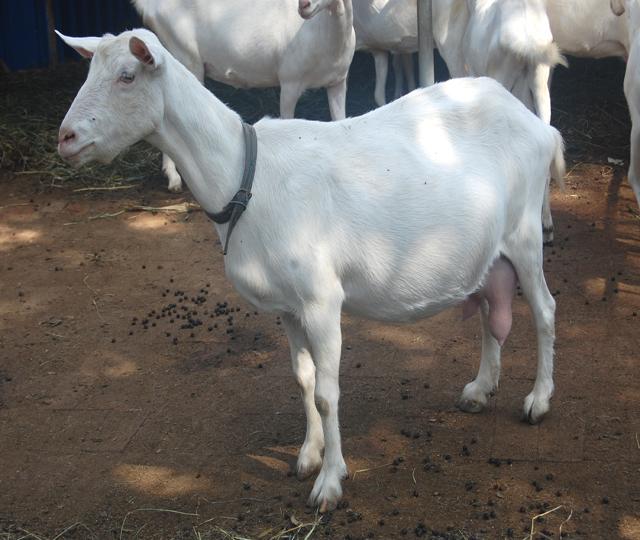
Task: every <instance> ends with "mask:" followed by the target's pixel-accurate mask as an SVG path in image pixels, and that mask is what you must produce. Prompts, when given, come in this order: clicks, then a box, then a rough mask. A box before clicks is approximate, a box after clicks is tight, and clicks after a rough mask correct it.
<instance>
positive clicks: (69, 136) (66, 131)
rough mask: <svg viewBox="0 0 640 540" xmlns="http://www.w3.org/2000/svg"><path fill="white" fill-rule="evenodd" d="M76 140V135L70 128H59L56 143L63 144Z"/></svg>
mask: <svg viewBox="0 0 640 540" xmlns="http://www.w3.org/2000/svg"><path fill="white" fill-rule="evenodd" d="M75 138H76V133H75V131H73V130H72V129H71V128H64V127H63V128H60V133H59V134H58V143H59V144H65V143H69V142H71V141H73V140H74V139H75Z"/></svg>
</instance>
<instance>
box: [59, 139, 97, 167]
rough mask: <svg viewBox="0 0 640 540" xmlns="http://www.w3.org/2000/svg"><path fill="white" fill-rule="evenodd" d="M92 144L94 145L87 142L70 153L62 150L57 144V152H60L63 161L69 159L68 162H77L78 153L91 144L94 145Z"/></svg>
mask: <svg viewBox="0 0 640 540" xmlns="http://www.w3.org/2000/svg"><path fill="white" fill-rule="evenodd" d="M94 145H95V143H94V142H90V143H87V144H85V145H84V146H83V147H82V148H80V149H79V150H76V151H75V152H73V153H72V154H66V153H65V152H64V150H62V149H61V148H60V145H58V153H59V154H60V156H61V157H62V159H64V160H65V161H69V162H70V163H77V162H78V160H79V159H80V155H81V154H82V153H83V152H84V151H85V150H88V149H89V148H90V147H91V146H94Z"/></svg>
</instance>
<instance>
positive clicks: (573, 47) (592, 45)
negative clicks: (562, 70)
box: [545, 0, 629, 58]
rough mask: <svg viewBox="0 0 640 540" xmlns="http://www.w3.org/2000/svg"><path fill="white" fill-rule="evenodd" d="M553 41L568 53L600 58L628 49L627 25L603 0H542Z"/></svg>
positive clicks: (624, 53) (624, 51) (625, 55)
mask: <svg viewBox="0 0 640 540" xmlns="http://www.w3.org/2000/svg"><path fill="white" fill-rule="evenodd" d="M545 6H546V10H547V16H548V18H549V24H550V25H551V33H552V34H553V40H554V41H555V42H556V43H557V45H558V47H560V50H561V51H562V52H563V53H565V54H570V55H572V56H583V57H586V58H604V57H607V56H621V57H624V58H626V57H627V55H628V52H629V38H628V32H627V24H626V20H625V18H624V17H616V16H615V15H614V14H613V13H612V12H611V9H610V7H609V2H608V1H607V0H545Z"/></svg>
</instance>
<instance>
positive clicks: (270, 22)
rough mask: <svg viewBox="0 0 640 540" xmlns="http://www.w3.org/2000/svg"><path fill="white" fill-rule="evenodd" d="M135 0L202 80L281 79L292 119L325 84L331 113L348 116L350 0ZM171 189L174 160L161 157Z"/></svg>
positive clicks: (285, 110) (254, 82)
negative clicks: (305, 3) (306, 4)
mask: <svg viewBox="0 0 640 540" xmlns="http://www.w3.org/2000/svg"><path fill="white" fill-rule="evenodd" d="M310 2H311V6H310V8H309V9H308V12H309V13H311V12H313V13H314V14H315V13H317V15H315V16H314V17H313V18H312V19H310V20H306V21H305V20H304V19H303V18H302V17H301V16H300V15H299V14H298V7H299V2H298V0H279V1H278V2H274V1H273V0H133V3H134V5H135V7H136V8H137V10H138V11H139V12H140V13H141V15H142V18H143V21H144V23H145V25H147V26H149V27H150V28H151V29H152V30H153V31H154V32H155V33H156V34H157V35H158V37H159V38H160V40H161V41H162V43H163V44H164V46H165V47H166V48H167V49H168V50H169V51H170V52H171V54H173V55H174V56H175V57H176V58H177V59H178V60H179V61H180V62H182V63H183V64H184V65H185V66H186V67H187V69H189V71H191V72H192V73H193V74H194V75H195V76H196V77H197V78H198V80H199V81H200V82H203V81H204V78H205V76H206V77H209V78H211V79H214V80H216V81H220V82H223V83H227V84H229V85H231V86H235V87H238V88H258V87H270V86H280V116H281V117H282V118H293V117H294V113H295V107H296V103H297V102H298V99H299V98H300V96H301V95H302V93H303V92H304V91H305V90H307V89H309V88H326V89H327V95H328V98H329V109H330V112H331V118H332V119H334V120H338V119H342V118H344V117H345V100H346V92H347V73H348V71H349V66H350V65H351V59H352V58H353V53H354V50H355V34H354V30H353V12H352V5H351V0H310ZM163 169H164V171H165V173H166V174H167V176H168V177H169V189H170V190H172V191H179V190H180V187H181V180H180V176H179V174H178V172H177V171H176V169H175V165H174V164H173V162H171V161H170V160H169V159H168V158H166V156H165V158H164V159H163Z"/></svg>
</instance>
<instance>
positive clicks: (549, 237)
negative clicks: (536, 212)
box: [542, 227, 553, 246]
mask: <svg viewBox="0 0 640 540" xmlns="http://www.w3.org/2000/svg"><path fill="white" fill-rule="evenodd" d="M542 243H543V244H544V245H545V246H552V245H553V227H542Z"/></svg>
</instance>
